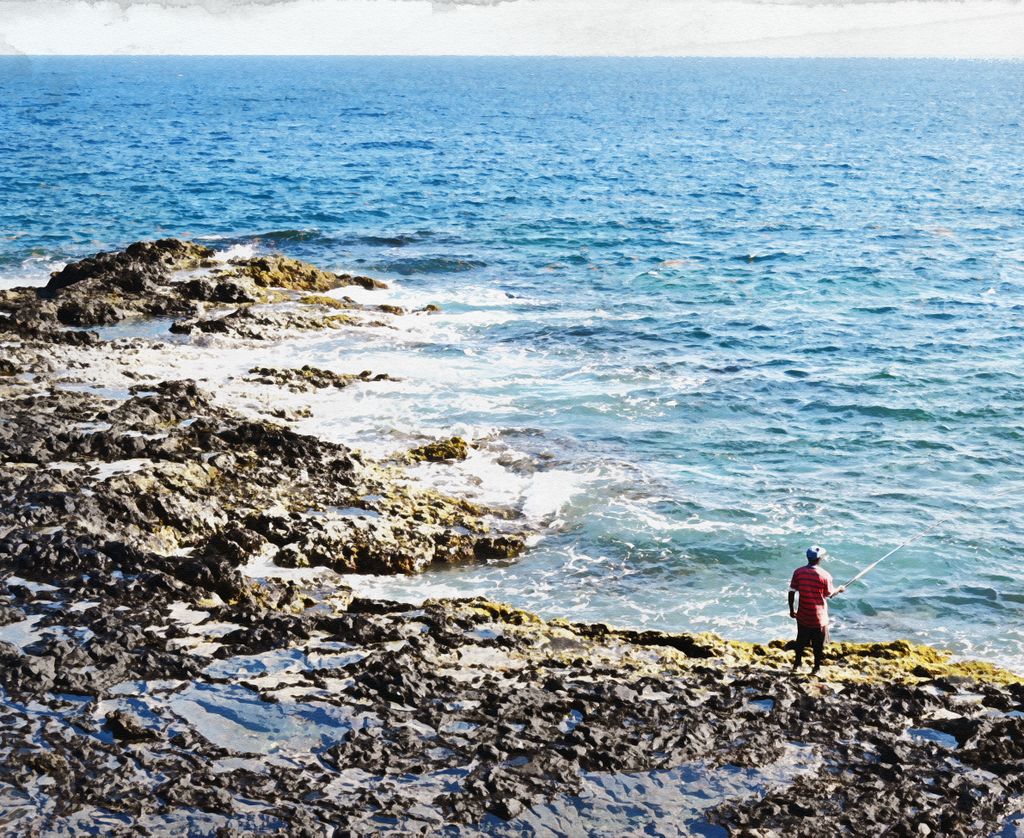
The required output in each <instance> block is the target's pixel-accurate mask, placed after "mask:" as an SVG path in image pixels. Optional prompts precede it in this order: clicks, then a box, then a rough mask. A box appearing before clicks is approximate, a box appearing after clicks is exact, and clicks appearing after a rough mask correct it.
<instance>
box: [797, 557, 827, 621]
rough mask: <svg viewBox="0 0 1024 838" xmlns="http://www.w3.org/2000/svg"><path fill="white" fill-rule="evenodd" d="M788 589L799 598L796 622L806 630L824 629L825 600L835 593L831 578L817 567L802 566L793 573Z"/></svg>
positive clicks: (825, 616)
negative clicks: (794, 592)
mask: <svg viewBox="0 0 1024 838" xmlns="http://www.w3.org/2000/svg"><path fill="white" fill-rule="evenodd" d="M789 589H790V590H791V591H796V592H797V593H798V594H799V596H800V604H799V606H798V607H797V609H796V621H797V622H798V623H799V624H800V625H802V626H807V627H808V628H824V627H825V626H827V625H828V605H826V600H827V599H828V598H829V597H830V596H832V594H833V593H835V588H833V587H832V577H831V575H829V574H828V573H827V572H826V571H824V570H822V569H821V568H820V567H818V565H812V564H808V565H804V566H803V567H798V568H797V569H796V570H795V571H793V579H792V580H791V581H790V583H789Z"/></svg>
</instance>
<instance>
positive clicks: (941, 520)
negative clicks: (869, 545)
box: [842, 485, 1017, 588]
mask: <svg viewBox="0 0 1024 838" xmlns="http://www.w3.org/2000/svg"><path fill="white" fill-rule="evenodd" d="M1016 488H1017V486H1016V485H1014V486H1008V487H1006V488H1004V489H1003V490H1002V491H1001V492H996V493H995V494H994V495H989V498H998V497H1001V496H1002V495H1005V494H1008V493H1009V492H1011V491H1013V490H1014V489H1016ZM958 513H959V510H957V512H951V513H950V514H949V515H946V516H945V517H942V518H939V520H938V521H935V522H934V523H933V524H929V525H928V526H927V527H926V528H925V529H923V530H921V532H919V533H917V535H914V536H912V537H911V538H908V539H907V540H906V541H904V542H903V543H902V544H900V545H898V546H896V547H893V548H892V550H890V551H889V552H888V553H886V554H885V555H884V556H882V558H880V559H877V560H875V561H873V562H872V563H871V564H869V565H868V566H867V567H866V568H864V569H863V570H862V571H860V573H858V574H857V575H856V576H854V577H853V578H852V579H851V580H850V581H849V582H847V583H846V584H845V585H843V586H842V587H844V588H849V587H850V585H852V584H853V583H854V582H856V581H858V580H859V579H861V578H863V577H864V576H866V575H867V574H868V573H870V572H871V571H872V570H874V569H875V568H876V567H878V566H879V565H880V564H881V563H882V562H884V561H885V560H886V559H887V558H889V556H891V555H893V553H896V552H898V551H900V550H902V549H903V548H904V547H906V546H908V545H910V544H913V543H914V542H915V541H917V540H918V539H919V538H923V537H924V536H926V535H928V533H930V532H931V531H932V530H934V529H936V528H937V527H938V526H939V525H940V524H944V523H946V521H949V520H950V519H951V518H955V517H956V516H957V514H958Z"/></svg>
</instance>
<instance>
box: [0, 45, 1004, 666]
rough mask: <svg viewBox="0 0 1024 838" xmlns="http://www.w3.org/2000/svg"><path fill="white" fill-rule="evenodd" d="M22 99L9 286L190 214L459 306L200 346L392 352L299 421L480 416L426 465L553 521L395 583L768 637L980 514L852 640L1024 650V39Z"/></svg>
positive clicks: (353, 72) (258, 70)
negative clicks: (381, 379) (355, 325)
mask: <svg viewBox="0 0 1024 838" xmlns="http://www.w3.org/2000/svg"><path fill="white" fill-rule="evenodd" d="M0 92H2V96H0V285H2V286H4V287H8V286H11V285H18V284H25V283H41V282H44V281H45V280H46V278H47V276H48V273H49V272H50V271H51V270H54V269H56V268H58V267H60V266H61V265H62V264H64V263H65V262H66V261H68V260H70V259H74V258H78V257H81V256H83V255H87V254H91V253H93V252H96V251H98V250H102V249H112V248H119V247H123V246H124V245H125V244H127V243H129V242H131V241H133V240H136V239H141V238H154V237H165V236H178V237H189V238H196V239H200V240H203V241H204V242H206V243H208V244H211V245H212V246H215V247H217V248H219V249H222V250H224V251H226V252H228V253H231V252H238V253H250V252H266V251H271V250H280V251H282V252H285V253H287V254H288V255H291V256H295V257H298V258H303V259H307V260H310V261H312V262H315V263H317V264H320V265H323V266H325V267H328V268H332V269H336V270H342V269H344V270H347V271H352V272H358V273H365V274H369V275H372V276H376V277H380V278H382V279H385V280H387V281H388V282H389V283H391V288H390V289H389V290H388V291H387V292H373V293H374V294H376V296H375V297H374V299H376V300H378V301H389V302H395V303H397V304H401V305H406V306H418V305H425V304H427V303H434V304H437V305H439V306H441V307H442V309H443V312H442V313H441V314H439V315H436V316H433V317H430V318H423V317H419V318H409V319H408V323H406V324H405V325H404V326H403V327H402V328H399V329H391V330H388V329H368V330H367V329H364V330H348V331H345V332H342V333H332V334H330V335H318V336H315V337H312V338H304V339H302V340H296V341H294V342H291V343H290V344H288V345H287V346H285V347H284V348H280V347H275V348H274V349H273V350H270V352H271V353H272V354H273V355H274V357H273V358H267V357H265V353H261V350H259V349H258V348H253V349H251V350H235V351H232V352H225V356H224V359H223V360H224V363H223V368H222V369H218V370H216V371H211V370H209V369H195V370H194V371H192V374H193V375H195V376H196V377H200V378H206V379H207V382H208V384H211V385H213V386H215V385H217V384H218V382H221V381H223V380H225V378H226V377H227V376H230V375H232V374H235V373H237V372H241V371H243V370H244V369H246V368H247V366H251V365H252V363H253V359H254V357H255V356H259V362H260V363H263V362H265V361H270V360H272V361H274V362H276V363H293V364H300V363H313V364H316V365H317V366H322V367H328V368H330V369H334V370H337V371H341V372H352V371H356V372H358V371H359V370H362V369H367V368H370V369H373V370H374V371H375V372H387V373H390V374H391V375H393V376H396V377H398V378H399V379H400V381H397V382H394V383H388V384H386V385H382V386H380V387H375V388H372V389H371V388H363V389H358V388H349V389H348V390H344V391H338V392H336V393H330V394H320V395H318V396H316V397H315V399H314V403H313V413H312V416H311V417H310V418H308V419H305V420H303V421H302V423H301V424H300V425H299V428H300V429H301V430H303V431H305V432H309V433H316V434H319V435H322V436H325V437H328V438H330V439H335V440H339V441H342V442H346V443H348V444H351V445H354V446H356V447H358V448H360V449H362V450H364V451H366V452H368V453H371V454H386V453H388V452H391V451H394V450H398V449H401V448H403V447H409V446H410V445H414V444H419V443H421V442H422V441H424V440H425V439H427V438H433V437H438V436H450V435H452V434H460V435H463V436H466V437H467V438H471V439H473V440H475V441H476V442H477V447H476V449H475V450H474V452H473V454H472V455H471V456H470V458H469V459H468V460H467V461H466V462H464V463H462V464H458V465H454V466H441V465H428V466H423V467H421V468H420V469H419V473H418V478H419V479H422V480H423V481H425V482H429V483H432V484H434V485H438V486H441V487H443V488H447V489H450V490H451V491H453V492H459V493H462V494H465V495H467V496H469V497H472V498H474V499H477V500H481V501H484V502H487V503H493V504H497V505H500V506H504V507H507V508H509V509H510V510H513V511H514V512H515V513H516V514H517V515H522V516H525V517H526V518H528V519H529V520H530V522H531V525H532V527H533V530H534V531H535V533H536V535H535V536H534V538H533V539H532V547H531V549H530V550H529V552H528V553H527V554H526V555H525V556H524V557H521V558H520V559H518V560H516V561H514V562H510V563H496V564H490V565H481V566H462V567H457V568H450V569H443V570H437V571H431V572H428V573H426V574H424V575H422V576H419V577H409V578H405V577H403V578H374V577H361V578H358V579H354V580H352V579H350V580H347V581H350V582H352V583H353V584H355V585H357V587H358V588H359V589H360V590H362V591H364V592H367V593H371V594H375V595H379V596H385V597H390V598H397V599H408V600H413V601H415V600H422V599H423V598H425V597H433V596H465V595H475V594H481V595H486V596H489V597H492V598H495V599H499V600H503V601H507V602H509V603H512V604H513V605H516V606H520V607H524V608H529V609H532V610H535V611H538V612H539V613H541V614H543V615H545V616H549V617H551V616H561V617H567V618H569V619H572V620H585V621H597V622H605V623H608V624H612V625H618V626H629V627H643V628H655V629H665V630H671V631H705V630H710V631H715V632H719V633H721V634H722V635H724V636H727V637H730V638H734V639H749V640H760V641H764V640H770V639H773V638H786V637H788V636H789V635H790V634H791V633H792V631H793V626H792V622H791V620H790V619H789V617H788V615H787V613H786V608H785V598H786V590H787V587H788V581H789V577H790V574H791V572H792V570H793V569H794V568H795V567H797V566H799V565H800V564H801V563H802V562H803V558H802V556H803V551H804V550H805V549H806V547H807V546H808V545H810V544H815V543H816V544H821V545H823V546H825V547H826V548H827V549H828V550H829V551H830V553H831V554H832V558H831V559H830V560H828V562H827V564H826V567H827V569H829V570H830V571H831V572H832V573H833V575H834V576H835V577H836V581H837V583H839V582H842V581H845V580H846V579H847V578H849V577H851V576H853V575H854V574H855V573H856V571H857V569H858V568H860V567H863V566H864V565H866V564H868V563H869V562H871V561H873V560H874V559H876V558H878V557H879V556H881V555H882V554H883V553H885V552H886V551H888V550H889V549H891V548H892V547H895V546H896V545H897V544H899V543H901V542H902V541H904V540H906V539H908V538H910V537H912V536H913V535H915V534H916V533H917V532H918V531H920V530H921V529H924V528H925V527H927V526H929V525H931V524H932V523H934V522H935V521H936V520H938V519H940V518H943V517H945V516H950V519H949V520H948V521H947V522H946V523H944V524H942V525H940V526H939V527H937V528H936V529H935V530H934V531H933V532H932V533H931V534H929V535H927V536H925V537H924V538H921V539H920V540H918V541H916V542H915V543H914V544H912V545H911V546H909V547H907V548H906V549H904V550H901V551H900V552H898V553H897V554H896V555H894V556H893V557H892V558H891V559H889V560H887V561H886V562H885V563H883V564H882V565H880V566H879V567H878V568H877V569H876V570H875V571H873V572H872V573H871V574H870V575H869V576H867V577H865V579H864V580H863V582H861V583H858V584H857V585H856V586H854V587H853V588H852V589H851V590H850V591H849V592H848V594H846V595H845V596H843V597H841V598H839V599H837V600H836V601H835V602H834V604H833V609H832V613H833V628H832V634H833V638H834V639H841V640H859V641H864V640H886V639H892V638H901V637H902V638H909V639H912V640H915V641H921V642H928V643H933V644H936V645H938V646H941V647H944V648H948V649H951V650H953V651H954V652H956V653H957V654H960V655H966V656H973V657H981V658H985V659H988V660H993V661H998V662H1000V663H1003V664H1005V665H1007V666H1010V667H1012V668H1014V669H1016V670H1017V671H1021V672H1024V580H1022V575H1021V565H1022V558H1024V547H1022V544H1024V510H1022V508H1021V501H1020V499H1021V497H1022V496H1024V422H1022V417H1024V332H1022V326H1024V199H1022V196H1024V166H1022V158H1021V148H1022V140H1024V131H1022V119H1024V64H1022V63H1012V62H965V61H958V62H950V61H885V60H793V61H784V60H753V59H751V60H731V59H728V60H727V59H710V60H698V59H665V60H661V59H554V58H552V59H535V58H529V59H525V58H524V59H498V58H481V59H468V58H459V59H449V58H46V59H40V58H21V57H4V58H0ZM382 294H383V295H384V296H382ZM163 326H166V324H163ZM161 328H162V327H161ZM147 330H148V331H147ZM153 330H154V327H153V325H152V324H131V323H128V324H122V325H120V326H118V327H115V328H113V329H111V330H108V333H109V334H111V335H116V334H143V333H148V332H150V331H153ZM154 333H155V332H154ZM172 349H173V344H172ZM282 398H284V397H282Z"/></svg>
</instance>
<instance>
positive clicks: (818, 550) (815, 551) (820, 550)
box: [807, 544, 828, 562]
mask: <svg viewBox="0 0 1024 838" xmlns="http://www.w3.org/2000/svg"><path fill="white" fill-rule="evenodd" d="M827 555H828V552H827V551H826V550H825V548H824V547H819V546H818V545H817V544H815V545H814V546H813V547H808V548H807V558H808V560H809V561H812V562H813V561H815V560H816V559H823V558H825V556H827Z"/></svg>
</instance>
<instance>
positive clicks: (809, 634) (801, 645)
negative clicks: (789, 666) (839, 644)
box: [796, 623, 828, 667]
mask: <svg viewBox="0 0 1024 838" xmlns="http://www.w3.org/2000/svg"><path fill="white" fill-rule="evenodd" d="M826 640H828V627H827V626H816V627H815V626H802V625H800V624H799V623H797V626H796V657H797V662H798V663H799V661H800V657H801V656H802V655H803V652H804V649H806V648H807V647H808V646H810V647H811V649H813V650H814V665H815V667H818V666H821V662H822V658H823V657H824V654H825V641H826Z"/></svg>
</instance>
